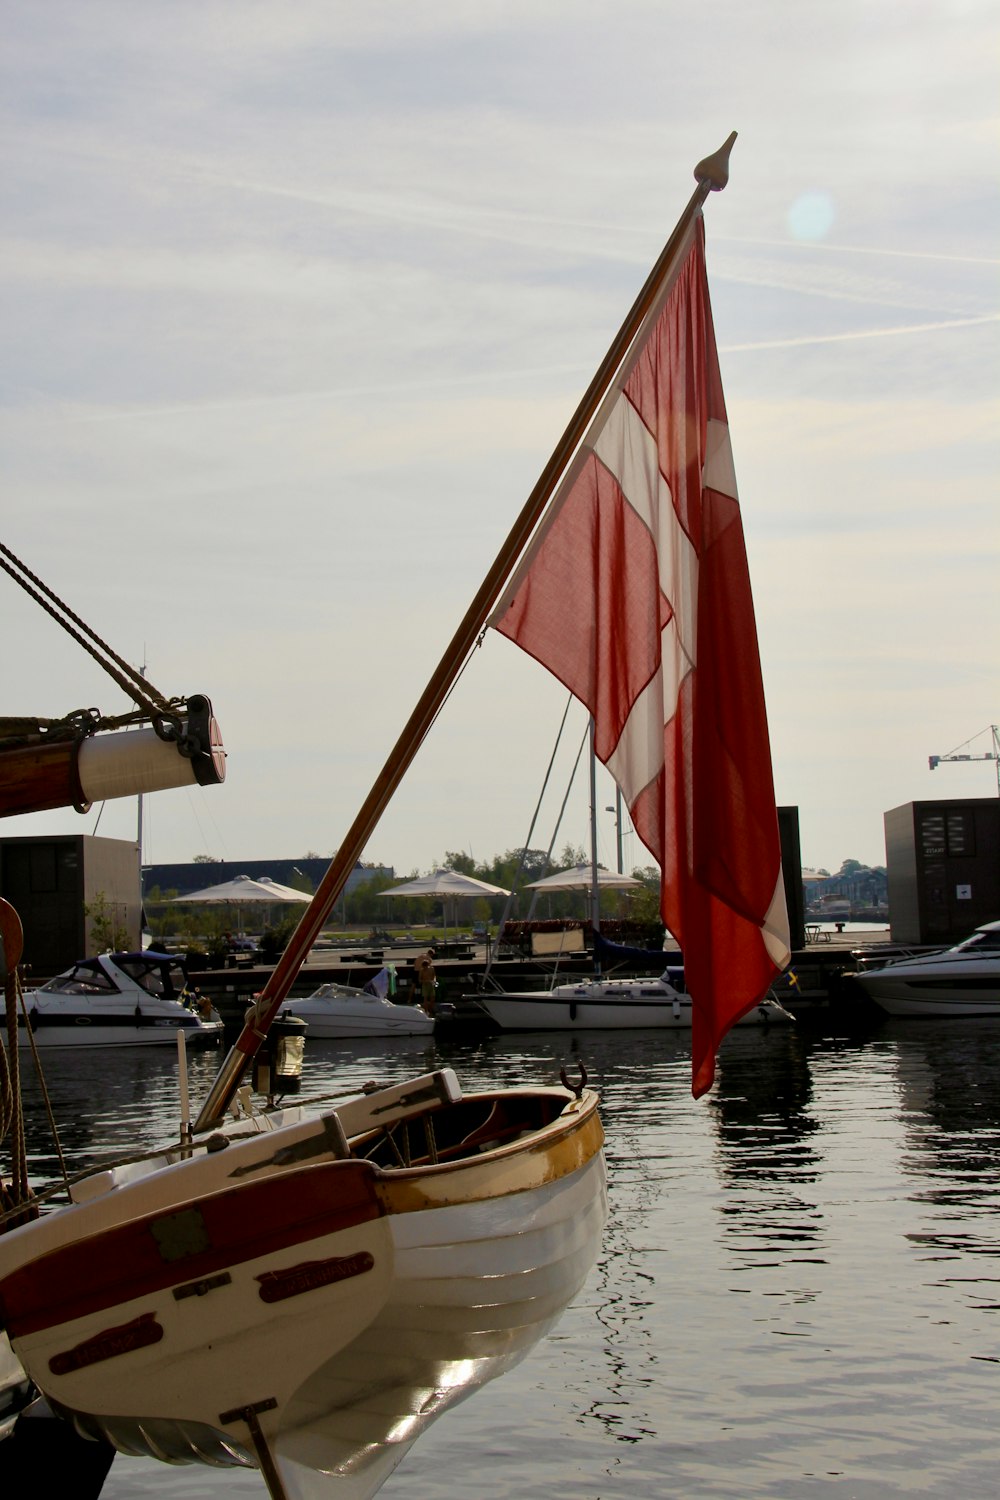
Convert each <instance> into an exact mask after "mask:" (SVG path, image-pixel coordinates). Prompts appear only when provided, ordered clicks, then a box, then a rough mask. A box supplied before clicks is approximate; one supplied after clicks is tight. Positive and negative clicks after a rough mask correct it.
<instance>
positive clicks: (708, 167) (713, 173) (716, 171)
mask: <svg viewBox="0 0 1000 1500" xmlns="http://www.w3.org/2000/svg"><path fill="white" fill-rule="evenodd" d="M735 139H736V131H735V130H734V131H733V132H732V134H731V135H730V137H729V139H728V140H727V141H726V143H725V145H724V146H720V147H719V149H718V151H713V153H712V155H711V156H706V157H705V159H704V161H700V162H699V163H698V165H697V166H696V167H695V169H694V175H695V180H696V181H697V182H707V183H708V184H709V187H710V189H711V191H712V192H713V193H720V192H721V191H722V189H723V188H724V187H725V185H726V183H727V182H728V181H729V153H730V152H731V151H732V149H733V142H734V141H735Z"/></svg>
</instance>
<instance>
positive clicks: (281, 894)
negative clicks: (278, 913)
mask: <svg viewBox="0 0 1000 1500" xmlns="http://www.w3.org/2000/svg"><path fill="white" fill-rule="evenodd" d="M257 884H258V885H262V886H265V887H266V888H267V890H269V891H271V892H272V894H273V898H274V900H275V901H301V902H302V905H303V906H308V905H309V902H310V901H311V900H312V896H311V895H308V894H307V893H306V892H305V891H297V890H296V889H295V887H294V885H282V884H281V881H280V880H272V879H271V877H270V875H262V876H261V877H260V879H259V880H258V881H257Z"/></svg>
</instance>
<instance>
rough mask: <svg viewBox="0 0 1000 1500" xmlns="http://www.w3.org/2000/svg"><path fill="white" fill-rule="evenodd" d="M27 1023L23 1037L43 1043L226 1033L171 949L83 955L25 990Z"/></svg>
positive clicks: (211, 1039)
mask: <svg viewBox="0 0 1000 1500" xmlns="http://www.w3.org/2000/svg"><path fill="white" fill-rule="evenodd" d="M24 1001H25V1009H26V1011H27V1018H28V1019H27V1026H26V1025H25V1023H24V1017H23V1016H22V1017H21V1018H20V1027H19V1034H18V1042H19V1043H20V1045H21V1046H22V1047H25V1046H27V1045H28V1044H29V1036H28V1027H30V1029H31V1037H32V1038H33V1039H34V1042H35V1045H36V1047H44V1048H48V1047H151V1046H152V1047H155V1046H160V1047H162V1046H164V1045H169V1046H172V1047H176V1046H177V1033H178V1032H179V1031H183V1033H184V1040H185V1043H186V1044H187V1046H188V1047H215V1046H218V1045H219V1044H220V1043H221V1041H222V1032H223V1025H222V1021H221V1019H220V1018H219V1016H218V1015H217V1014H216V1013H215V1012H214V1011H210V1008H209V1007H207V1006H206V1007H205V1008H206V1010H207V1011H210V1013H209V1014H202V1013H201V1011H200V1010H199V1008H198V1006H197V1005H196V1003H195V1002H194V1000H193V998H192V996H191V995H190V994H189V992H188V990H187V975H186V974H185V972H184V967H183V965H182V964H181V963H180V962H179V961H178V960H177V959H176V958H172V957H171V956H170V955H169V954H166V953H154V952H151V951H150V950H148V949H147V950H146V951H144V952H142V953H101V954H99V955H98V956H97V957H96V958H83V959H81V960H80V961H79V962H78V963H75V964H74V965H73V966H72V968H70V969H67V970H66V971H65V973H63V974H58V975H57V976H56V978H55V979H50V980H49V982H48V984H43V985H41V986H40V987H39V988H38V989H36V990H30V991H28V992H27V993H26V994H25V997H24Z"/></svg>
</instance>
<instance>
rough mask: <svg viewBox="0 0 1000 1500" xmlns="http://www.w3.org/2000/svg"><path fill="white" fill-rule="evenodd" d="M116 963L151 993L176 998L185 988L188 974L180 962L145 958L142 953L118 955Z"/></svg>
mask: <svg viewBox="0 0 1000 1500" xmlns="http://www.w3.org/2000/svg"><path fill="white" fill-rule="evenodd" d="M115 963H116V964H117V965H118V967H119V968H120V969H121V971H122V973H123V974H127V975H128V977H129V978H130V979H134V980H135V982H136V984H141V985H142V988H143V989H144V990H148V991H149V993H150V994H151V995H159V996H162V997H163V998H164V999H167V1000H176V999H178V998H179V997H180V995H181V993H182V991H183V989H184V985H185V982H186V976H185V973H184V969H183V967H182V966H181V965H180V964H178V963H170V962H168V961H165V960H164V959H162V958H143V957H142V955H140V954H136V955H131V954H130V955H129V956H128V957H124V956H121V957H118V958H116V959H115Z"/></svg>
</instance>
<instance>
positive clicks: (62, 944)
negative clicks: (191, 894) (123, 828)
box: [0, 834, 142, 975]
mask: <svg viewBox="0 0 1000 1500" xmlns="http://www.w3.org/2000/svg"><path fill="white" fill-rule="evenodd" d="M0 896H3V897H4V899H5V900H7V901H9V902H10V904H11V905H12V906H13V907H14V909H15V911H16V912H17V914H18V916H19V917H20V918H21V925H22V926H23V928H24V963H25V965H26V966H27V967H28V968H29V969H30V970H31V971H33V972H34V973H35V974H40V975H51V974H57V973H58V972H59V971H60V969H67V968H69V966H70V964H73V963H76V961H77V959H79V958H84V957H86V956H87V954H89V953H92V952H93V947H94V945H93V943H92V942H91V940H90V927H91V918H88V916H87V914H86V911H85V908H86V907H87V906H92V905H93V904H94V903H95V902H98V901H99V900H100V899H102V898H103V902H104V910H105V911H106V913H107V915H108V916H109V917H110V918H111V919H112V921H113V922H114V924H115V926H116V927H122V928H124V929H125V930H126V932H127V933H128V946H129V947H130V948H138V947H139V946H140V942H141V936H140V927H141V914H142V903H141V900H140V895H139V846H138V844H133V843H129V842H127V841H126V840H123V839H101V838H94V837H92V836H91V835H89V834H69V835H67V836H62V835H58V834H56V835H52V836H49V837H46V838H9V839H0Z"/></svg>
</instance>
